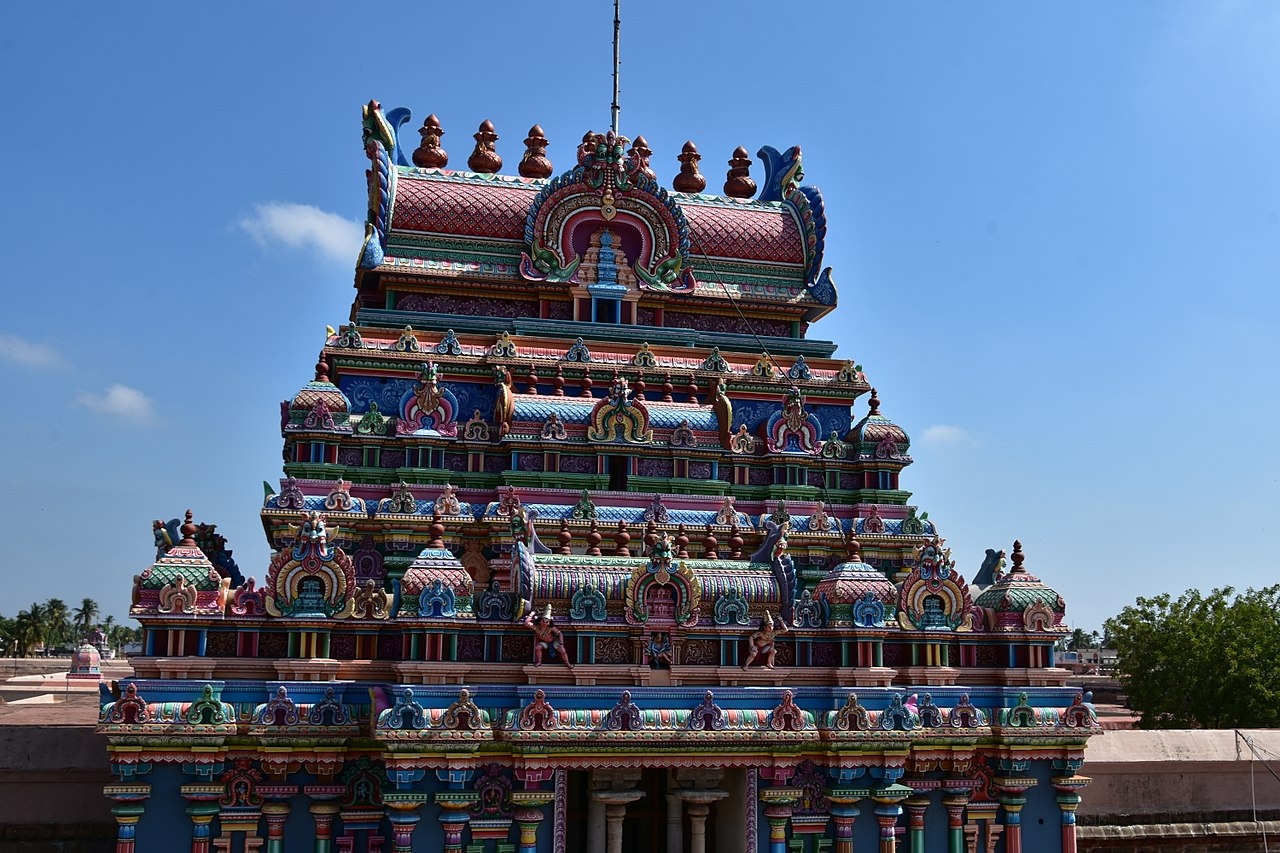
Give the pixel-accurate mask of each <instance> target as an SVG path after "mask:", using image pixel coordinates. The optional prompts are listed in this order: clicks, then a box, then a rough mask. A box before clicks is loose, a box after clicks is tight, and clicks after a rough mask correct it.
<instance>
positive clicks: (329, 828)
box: [307, 803, 339, 853]
mask: <svg viewBox="0 0 1280 853" xmlns="http://www.w3.org/2000/svg"><path fill="white" fill-rule="evenodd" d="M307 811H309V812H311V818H312V820H314V821H315V825H316V844H315V853H329V851H330V850H332V849H333V818H334V817H335V816H336V815H337V814H338V811H339V808H338V806H337V805H336V804H334V803H312V804H311V806H310V807H309V808H308V809H307Z"/></svg>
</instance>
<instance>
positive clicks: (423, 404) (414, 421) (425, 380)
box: [397, 361, 458, 436]
mask: <svg viewBox="0 0 1280 853" xmlns="http://www.w3.org/2000/svg"><path fill="white" fill-rule="evenodd" d="M400 413H401V417H400V422H399V423H398V424H397V430H398V431H399V432H400V433H401V434H402V435H404V434H408V433H413V432H417V431H418V430H420V429H429V430H435V431H436V432H438V433H440V434H441V435H447V436H456V435H457V434H458V398H457V397H455V396H454V395H453V392H452V391H450V390H449V389H448V388H443V387H441V385H440V367H439V365H437V364H436V363H435V362H433V361H428V362H427V363H426V364H424V365H422V371H421V372H420V373H419V374H418V381H417V383H416V384H415V385H414V388H413V390H412V391H411V392H409V393H408V394H406V395H405V397H404V399H403V400H402V401H401V404H400Z"/></svg>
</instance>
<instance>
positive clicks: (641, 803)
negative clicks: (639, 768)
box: [622, 767, 673, 853]
mask: <svg viewBox="0 0 1280 853" xmlns="http://www.w3.org/2000/svg"><path fill="white" fill-rule="evenodd" d="M636 787H637V788H638V789H639V790H641V791H644V796H643V797H641V798H640V799H638V800H636V801H635V802H634V803H632V804H631V805H629V806H627V819H626V821H624V822H623V827H622V853H648V851H654V853H673V851H669V850H668V849H667V771H666V770H662V769H657V768H652V767H650V768H646V769H645V771H644V774H643V775H642V776H641V777H640V784H639V785H637V786H636Z"/></svg>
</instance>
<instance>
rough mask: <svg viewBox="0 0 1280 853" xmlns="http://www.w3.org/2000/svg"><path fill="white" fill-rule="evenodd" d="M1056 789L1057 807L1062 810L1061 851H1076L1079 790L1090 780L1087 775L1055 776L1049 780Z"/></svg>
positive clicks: (1071, 852)
mask: <svg viewBox="0 0 1280 853" xmlns="http://www.w3.org/2000/svg"><path fill="white" fill-rule="evenodd" d="M1051 781H1052V783H1053V787H1054V789H1055V790H1057V791H1058V797H1057V800H1058V809H1059V810H1060V811H1061V812H1062V853H1076V808H1077V807H1078V806H1079V805H1080V791H1081V790H1082V789H1083V788H1084V786H1085V785H1088V784H1089V782H1090V781H1091V780H1090V779H1089V778H1088V777H1087V776H1055V777H1053V779H1052V780H1051Z"/></svg>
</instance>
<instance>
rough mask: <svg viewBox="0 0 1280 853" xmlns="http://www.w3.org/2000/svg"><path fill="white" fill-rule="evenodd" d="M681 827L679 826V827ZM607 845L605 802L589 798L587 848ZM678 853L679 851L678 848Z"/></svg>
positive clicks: (599, 848) (595, 848)
mask: <svg viewBox="0 0 1280 853" xmlns="http://www.w3.org/2000/svg"><path fill="white" fill-rule="evenodd" d="M677 829H679V827H677ZM604 845H605V833H604V803H602V802H600V801H599V800H595V799H588V800H587V849H588V850H603V849H604ZM676 853H679V851H678V850H677V851H676Z"/></svg>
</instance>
